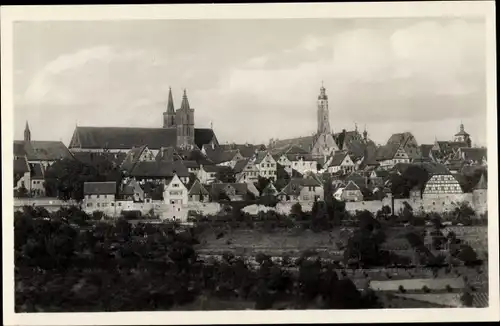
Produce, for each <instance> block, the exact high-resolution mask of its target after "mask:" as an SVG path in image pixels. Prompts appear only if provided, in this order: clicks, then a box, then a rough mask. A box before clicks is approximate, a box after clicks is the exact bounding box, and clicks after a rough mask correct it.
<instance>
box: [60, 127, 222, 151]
mask: <svg viewBox="0 0 500 326" xmlns="http://www.w3.org/2000/svg"><path fill="white" fill-rule="evenodd" d="M194 139H195V143H196V145H197V146H198V147H199V148H201V146H203V145H204V144H208V143H210V141H212V139H215V134H214V132H213V130H212V129H199V128H197V129H195V131H194ZM176 143H177V131H176V128H126V127H79V126H78V127H76V129H75V131H74V133H73V138H72V139H71V143H70V148H74V147H75V148H86V149H98V148H109V149H131V148H133V147H139V146H142V145H145V144H147V145H148V147H149V148H150V149H160V148H162V147H175V146H176Z"/></svg>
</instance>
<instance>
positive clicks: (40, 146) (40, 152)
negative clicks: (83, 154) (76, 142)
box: [14, 140, 73, 161]
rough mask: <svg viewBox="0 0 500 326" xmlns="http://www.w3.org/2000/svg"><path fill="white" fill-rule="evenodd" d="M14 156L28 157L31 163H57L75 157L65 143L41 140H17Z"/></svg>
mask: <svg viewBox="0 0 500 326" xmlns="http://www.w3.org/2000/svg"><path fill="white" fill-rule="evenodd" d="M14 155H16V156H23V155H26V157H27V158H28V160H29V161H37V160H40V161H55V160H58V159H63V158H72V157H73V155H72V154H71V152H70V151H69V150H68V148H67V147H66V145H64V144H63V142H61V141H39V140H33V141H29V142H25V141H21V140H15V141H14Z"/></svg>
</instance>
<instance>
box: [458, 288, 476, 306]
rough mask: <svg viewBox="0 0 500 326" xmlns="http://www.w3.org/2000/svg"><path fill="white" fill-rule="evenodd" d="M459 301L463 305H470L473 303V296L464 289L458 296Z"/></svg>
mask: <svg viewBox="0 0 500 326" xmlns="http://www.w3.org/2000/svg"><path fill="white" fill-rule="evenodd" d="M460 301H461V303H462V305H464V306H465V307H472V305H473V303H474V297H473V296H472V294H471V293H470V292H469V291H464V293H463V294H462V296H461V297H460Z"/></svg>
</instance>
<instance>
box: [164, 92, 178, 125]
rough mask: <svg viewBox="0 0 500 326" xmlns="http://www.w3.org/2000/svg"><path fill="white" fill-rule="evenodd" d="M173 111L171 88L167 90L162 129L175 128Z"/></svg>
mask: <svg viewBox="0 0 500 326" xmlns="http://www.w3.org/2000/svg"><path fill="white" fill-rule="evenodd" d="M175 125H176V124H175V109H174V98H173V96H172V88H171V87H169V88H168V101H167V111H166V112H163V128H173V127H175Z"/></svg>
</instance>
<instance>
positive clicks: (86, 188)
mask: <svg viewBox="0 0 500 326" xmlns="http://www.w3.org/2000/svg"><path fill="white" fill-rule="evenodd" d="M83 193H84V194H85V195H108V194H115V193H116V182H115V181H106V182H85V183H84V184H83Z"/></svg>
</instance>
